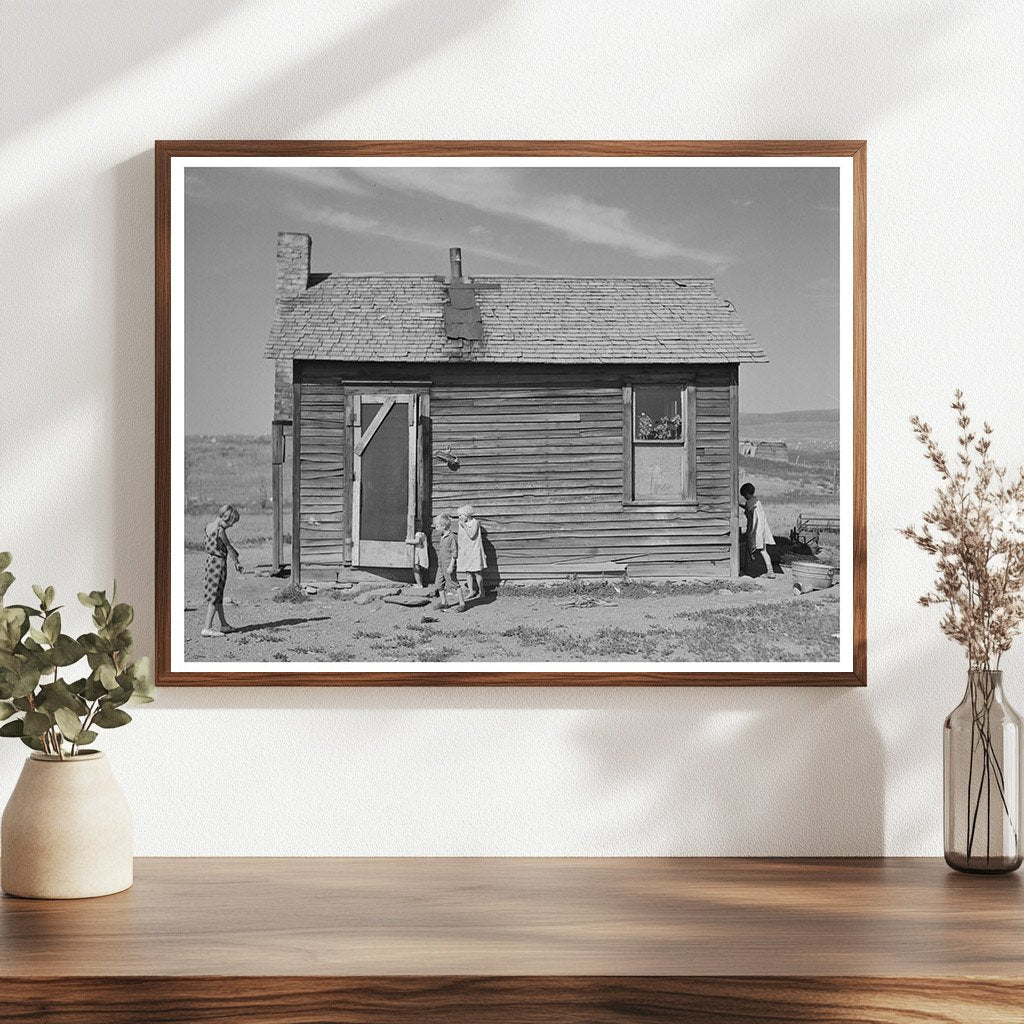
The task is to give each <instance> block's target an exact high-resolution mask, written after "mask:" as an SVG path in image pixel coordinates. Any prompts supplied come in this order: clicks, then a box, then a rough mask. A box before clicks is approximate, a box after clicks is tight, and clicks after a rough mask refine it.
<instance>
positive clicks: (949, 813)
mask: <svg viewBox="0 0 1024 1024" xmlns="http://www.w3.org/2000/svg"><path fill="white" fill-rule="evenodd" d="M942 735H943V743H942V749H943V779H944V811H945V830H944V831H945V843H944V845H945V855H946V863H947V864H948V865H949V866H950V867H951V868H956V870H957V871H968V872H973V873H977V874H1001V873H1004V872H1007V871H1016V870H1017V868H1019V867H1020V865H1021V838H1020V825H1021V786H1020V767H1021V763H1020V757H1021V719H1020V716H1019V715H1018V714H1017V712H1016V711H1014V710H1013V708H1012V707H1010V705H1009V704H1008V703H1007V702H1006V698H1005V696H1004V695H1003V673H1002V672H1001V671H998V670H987V669H971V671H970V672H968V675H967V691H966V693H965V694H964V699H963V700H962V701H961V702H960V704H959V705H958V706H957V707H956V708H955V709H954V710H953V711H952V713H951V714H950V715H949V717H948V718H947V719H946V722H945V725H944V727H943V734H942Z"/></svg>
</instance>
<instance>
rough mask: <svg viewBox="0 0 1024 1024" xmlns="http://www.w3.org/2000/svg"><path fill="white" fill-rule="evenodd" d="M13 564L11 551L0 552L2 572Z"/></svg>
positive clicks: (0, 568)
mask: <svg viewBox="0 0 1024 1024" xmlns="http://www.w3.org/2000/svg"><path fill="white" fill-rule="evenodd" d="M10 564H11V553H10V551H0V571H3V570H4V569H6V568H7V567H8V566H9V565H10Z"/></svg>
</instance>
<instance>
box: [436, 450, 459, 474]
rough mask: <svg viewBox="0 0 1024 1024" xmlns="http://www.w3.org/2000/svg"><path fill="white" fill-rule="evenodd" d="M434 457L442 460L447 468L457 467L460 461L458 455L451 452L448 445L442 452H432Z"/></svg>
mask: <svg viewBox="0 0 1024 1024" xmlns="http://www.w3.org/2000/svg"><path fill="white" fill-rule="evenodd" d="M434 458H435V459H437V460H438V461H439V462H443V463H444V464H445V465H446V466H447V467H448V468H449V469H458V468H459V466H460V465H461V463H460V462H459V457H458V456H457V455H454V454H452V446H451V445H448V447H447V448H445V450H444V451H443V452H434Z"/></svg>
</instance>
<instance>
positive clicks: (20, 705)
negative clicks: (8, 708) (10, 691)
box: [11, 697, 34, 711]
mask: <svg viewBox="0 0 1024 1024" xmlns="http://www.w3.org/2000/svg"><path fill="white" fill-rule="evenodd" d="M11 703H12V704H13V705H14V706H15V707H16V708H17V709H18V710H19V711H31V710H32V708H33V707H34V704H33V703H32V698H31V697H12V698H11Z"/></svg>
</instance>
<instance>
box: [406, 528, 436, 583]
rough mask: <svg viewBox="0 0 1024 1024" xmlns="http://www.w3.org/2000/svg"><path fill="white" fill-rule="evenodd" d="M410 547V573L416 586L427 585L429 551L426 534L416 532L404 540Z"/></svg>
mask: <svg viewBox="0 0 1024 1024" xmlns="http://www.w3.org/2000/svg"><path fill="white" fill-rule="evenodd" d="M405 543H406V544H408V545H410V547H411V548H412V574H413V576H415V577H416V586H417V587H420V588H423V587H426V585H427V569H428V568H429V566H430V551H429V549H428V548H427V535H426V534H425V533H422V532H417V533H414V534H413V535H412V538H411V539H410V540H407V541H406V542H405Z"/></svg>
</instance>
